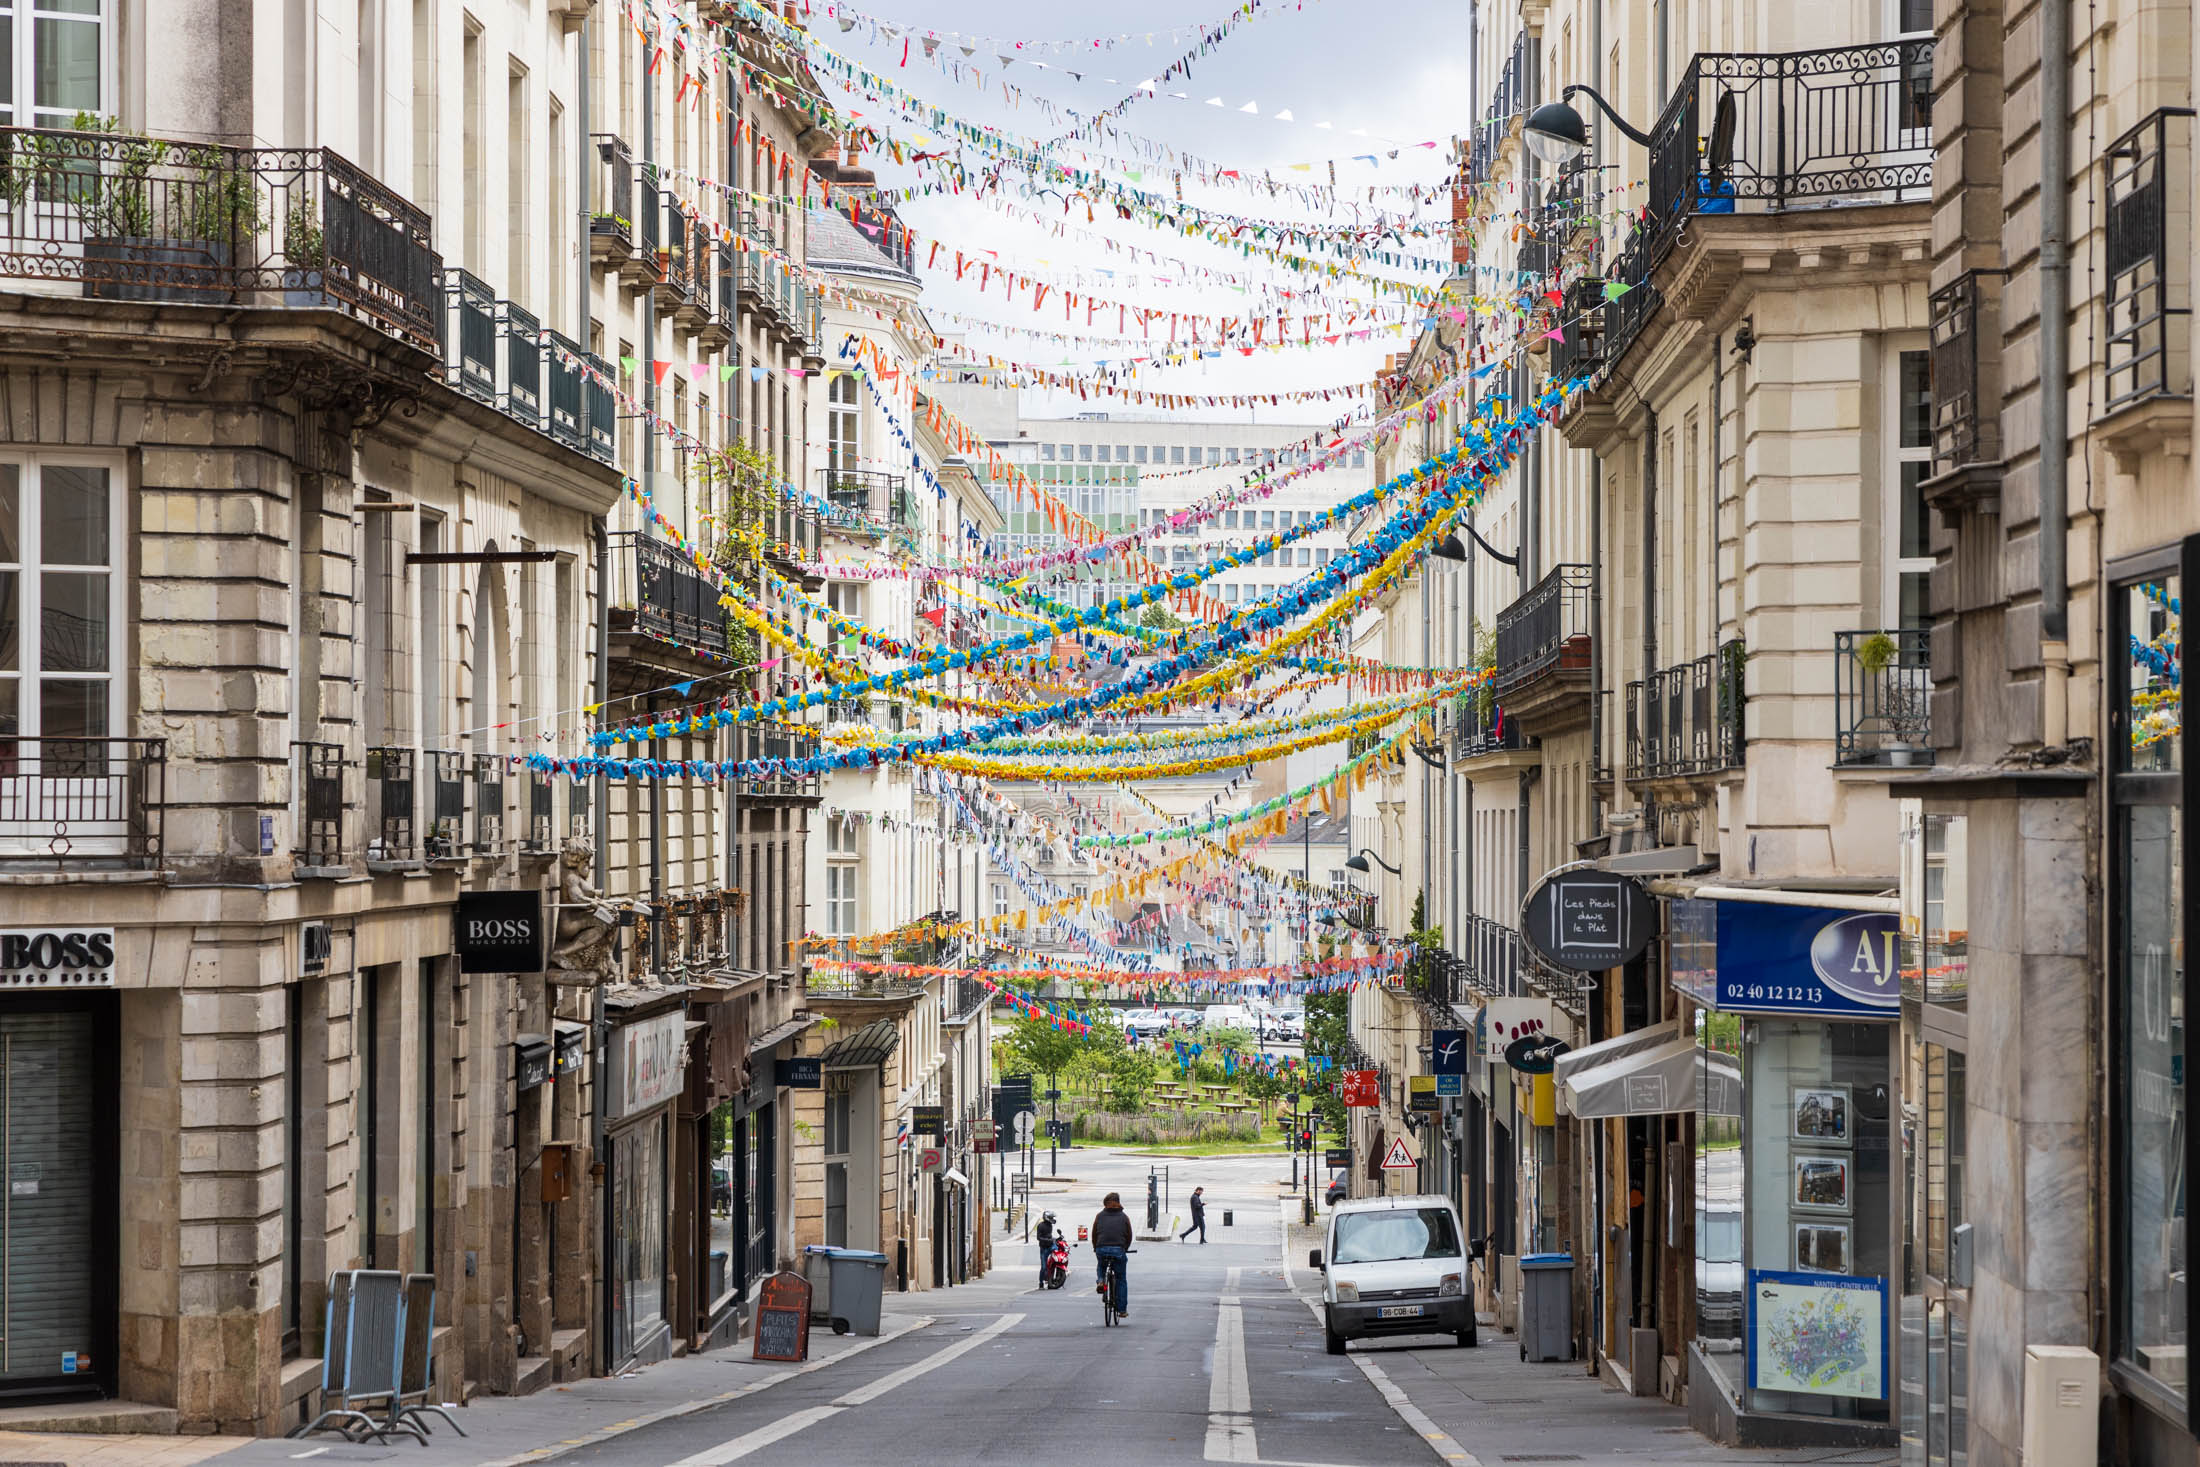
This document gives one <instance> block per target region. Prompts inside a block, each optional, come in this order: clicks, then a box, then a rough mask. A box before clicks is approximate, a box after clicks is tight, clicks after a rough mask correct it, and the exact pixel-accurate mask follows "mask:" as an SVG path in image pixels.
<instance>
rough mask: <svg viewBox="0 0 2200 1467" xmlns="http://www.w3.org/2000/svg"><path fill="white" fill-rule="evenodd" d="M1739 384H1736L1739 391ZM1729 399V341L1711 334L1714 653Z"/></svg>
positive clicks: (1710, 623) (1714, 647)
mask: <svg viewBox="0 0 2200 1467" xmlns="http://www.w3.org/2000/svg"><path fill="white" fill-rule="evenodd" d="M1739 385H1740V384H1738V383H1737V384H1736V387H1737V390H1739ZM1725 398H1726V338H1725V336H1724V335H1722V334H1721V333H1719V332H1716V331H1714V332H1712V333H1711V614H1710V615H1709V616H1707V617H1705V618H1704V625H1705V626H1706V627H1707V628H1709V629H1710V632H1711V650H1712V651H1714V652H1716V651H1718V650H1719V505H1720V486H1721V485H1722V484H1723V483H1724V482H1725V481H1724V480H1722V479H1721V478H1720V477H1719V415H1720V413H1721V412H1722V411H1724V408H1723V406H1722V404H1723V403H1724V401H1725Z"/></svg>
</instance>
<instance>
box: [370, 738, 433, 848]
mask: <svg viewBox="0 0 2200 1467" xmlns="http://www.w3.org/2000/svg"><path fill="white" fill-rule="evenodd" d="M419 767H420V756H419V753H418V751H417V750H414V749H408V748H404V747H402V746H395V745H384V746H380V747H376V748H370V749H368V750H367V831H368V835H367V864H368V866H369V867H373V866H377V865H382V864H392V865H395V864H401V863H404V862H408V861H417V860H419V859H420V842H419V828H418V825H417V823H416V822H417V820H418V806H417V804H416V803H415V790H416V788H417V784H416V780H417V775H418V771H419Z"/></svg>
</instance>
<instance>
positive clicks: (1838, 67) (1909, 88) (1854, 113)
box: [1605, 38, 1933, 361]
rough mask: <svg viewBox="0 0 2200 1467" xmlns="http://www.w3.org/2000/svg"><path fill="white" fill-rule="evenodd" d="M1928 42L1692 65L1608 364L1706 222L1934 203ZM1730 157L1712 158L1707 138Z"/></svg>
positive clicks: (1656, 164) (1610, 320)
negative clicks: (1657, 280) (1656, 285)
mask: <svg viewBox="0 0 2200 1467" xmlns="http://www.w3.org/2000/svg"><path fill="white" fill-rule="evenodd" d="M1932 76H1933V43H1932V40H1931V39H1930V38H1919V39H1914V40H1903V41H1887V42H1882V43H1879V44H1876V45H1870V46H1847V47H1842V48H1840V49H1837V50H1828V51H1791V52H1783V53H1779V54H1774V55H1740V54H1705V55H1699V56H1696V57H1694V58H1693V59H1691V60H1690V62H1689V63H1688V70H1687V71H1686V72H1685V73H1683V75H1682V77H1681V82H1680V86H1679V87H1678V88H1677V89H1676V90H1675V91H1674V94H1673V96H1672V98H1671V99H1670V100H1669V101H1668V102H1667V103H1666V106H1665V110H1664V112H1663V113H1661V114H1660V115H1659V118H1658V121H1657V123H1656V124H1655V126H1653V127H1652V128H1651V130H1650V174H1649V188H1650V203H1649V208H1648V210H1647V211H1646V215H1645V218H1644V220H1643V221H1642V225H1641V227H1640V229H1639V231H1638V233H1637V236H1636V238H1635V239H1634V240H1633V241H1631V242H1630V245H1629V247H1628V249H1627V251H1626V253H1625V254H1624V255H1623V256H1622V257H1621V258H1620V259H1619V260H1616V261H1614V262H1613V265H1612V267H1611V268H1610V269H1609V270H1608V271H1606V276H1607V278H1609V279H1610V280H1612V281H1614V282H1615V283H1618V284H1621V285H1624V286H1627V287H1629V289H1628V290H1627V292H1626V293H1625V294H1624V295H1622V296H1621V297H1620V298H1619V300H1617V301H1614V302H1613V307H1614V308H1615V309H1613V310H1609V311H1607V313H1606V323H1605V324H1606V336H1607V341H1608V346H1607V349H1606V360H1607V361H1610V360H1614V359H1616V358H1617V357H1618V356H1619V355H1620V354H1621V353H1622V352H1624V351H1625V350H1626V348H1627V346H1628V345H1629V344H1630V343H1631V342H1632V341H1633V340H1634V337H1635V334H1636V332H1637V331H1639V330H1640V329H1641V326H1642V324H1643V322H1644V321H1646V320H1647V319H1648V317H1649V315H1650V313H1651V312H1652V311H1653V310H1655V309H1656V306H1657V300H1656V297H1655V296H1645V295H1644V291H1645V290H1646V289H1647V288H1648V284H1649V280H1650V276H1651V272H1653V271H1654V270H1656V268H1657V267H1658V265H1659V264H1660V263H1661V262H1662V261H1663V260H1664V259H1665V257H1666V255H1667V253H1668V252H1669V251H1670V250H1671V249H1672V246H1673V242H1674V240H1675V239H1676V238H1677V237H1678V235H1679V233H1680V228H1681V225H1682V224H1683V223H1684V222H1685V221H1686V220H1687V219H1688V218H1689V217H1691V216H1693V215H1698V214H1737V213H1783V212H1786V211H1789V210H1792V209H1797V208H1807V209H1819V208H1825V207H1827V206H1828V205H1840V204H1846V205H1860V204H1891V203H1906V202H1914V201H1922V200H1926V199H1929V198H1930V197H1931V195H1932V186H1933V135H1932ZM1717 136H1725V137H1728V138H1731V140H1732V148H1731V152H1730V153H1729V154H1727V155H1726V156H1722V157H1711V158H1707V157H1706V156H1705V155H1704V152H1703V148H1704V143H1705V139H1706V138H1708V137H1717Z"/></svg>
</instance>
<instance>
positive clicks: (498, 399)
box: [443, 269, 588, 453]
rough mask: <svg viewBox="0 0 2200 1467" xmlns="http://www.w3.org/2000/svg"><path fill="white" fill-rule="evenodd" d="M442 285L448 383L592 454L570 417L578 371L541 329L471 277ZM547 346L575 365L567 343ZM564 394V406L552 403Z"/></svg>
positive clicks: (457, 274) (454, 277)
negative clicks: (559, 389) (564, 350)
mask: <svg viewBox="0 0 2200 1467" xmlns="http://www.w3.org/2000/svg"><path fill="white" fill-rule="evenodd" d="M443 281H444V291H443V300H444V328H443V380H444V381H445V382H448V383H449V384H450V385H451V386H452V387H455V388H457V389H458V390H459V391H460V392H463V393H465V394H466V395H467V396H468V397H471V398H473V399H474V400H475V401H477V402H483V403H487V404H488V405H489V406H491V407H493V408H495V409H496V410H497V411H498V412H501V413H503V414H505V415H506V416H507V417H510V418H511V419H513V420H514V421H515V422H519V423H523V424H525V425H526V426H527V427H530V428H532V429H534V430H535V431H536V432H537V433H541V434H544V435H545V436H547V437H549V438H551V439H552V440H554V441H556V442H558V443H562V444H564V445H565V446H566V447H568V448H572V449H575V450H578V451H580V452H583V453H585V452H587V451H588V448H587V440H586V439H585V438H584V437H583V436H582V435H581V434H580V433H579V431H578V427H579V424H578V422H577V421H575V419H576V418H577V416H578V415H577V413H575V412H574V411H573V409H574V408H576V407H577V406H578V404H577V403H576V402H575V401H573V399H574V398H575V397H576V391H575V388H576V387H577V385H578V383H579V382H580V379H581V372H580V369H579V368H578V367H577V366H561V365H559V363H558V361H557V359H556V358H555V357H554V356H553V354H552V352H551V349H550V347H549V346H548V345H546V344H545V341H544V335H543V329H542V323H541V322H540V321H537V320H536V319H535V317H534V315H533V313H532V312H529V311H526V310H523V309H521V308H520V307H519V306H517V305H514V304H513V303H512V302H511V301H506V300H498V299H497V298H496V295H495V293H494V292H493V291H491V290H490V289H489V287H488V285H487V284H485V283H484V282H483V281H481V280H479V279H477V278H476V277H475V276H473V275H472V274H469V273H468V272H467V271H464V270H458V269H451V270H446V271H445V272H444V273H443ZM550 339H551V340H554V341H557V342H559V343H560V344H561V345H563V346H565V347H566V348H567V349H568V352H569V355H571V356H573V357H575V358H577V355H578V354H577V353H571V351H570V348H571V345H572V343H571V342H570V341H569V340H568V339H567V338H565V337H562V336H558V335H557V334H556V333H554V332H553V333H551V338H550ZM560 378H562V379H564V380H563V381H562V382H560V381H558V380H557V379H560ZM560 386H562V387H563V388H564V397H565V399H566V400H565V401H564V402H562V403H560V402H555V401H553V397H554V396H555V392H554V389H555V388H557V387H560ZM561 407H563V408H564V411H563V412H561V411H559V409H560V408H561Z"/></svg>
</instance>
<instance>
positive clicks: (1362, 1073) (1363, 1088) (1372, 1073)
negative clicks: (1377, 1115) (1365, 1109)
mask: <svg viewBox="0 0 2200 1467" xmlns="http://www.w3.org/2000/svg"><path fill="white" fill-rule="evenodd" d="M1344 1103H1345V1104H1346V1105H1380V1104H1381V1103H1382V1081H1381V1074H1380V1072H1379V1071H1376V1070H1346V1071H1345V1072H1344Z"/></svg>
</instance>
